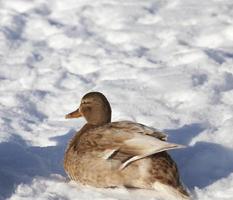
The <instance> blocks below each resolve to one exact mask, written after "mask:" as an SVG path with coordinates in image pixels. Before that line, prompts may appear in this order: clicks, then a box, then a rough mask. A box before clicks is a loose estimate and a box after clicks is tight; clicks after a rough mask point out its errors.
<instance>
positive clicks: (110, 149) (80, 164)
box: [64, 92, 188, 199]
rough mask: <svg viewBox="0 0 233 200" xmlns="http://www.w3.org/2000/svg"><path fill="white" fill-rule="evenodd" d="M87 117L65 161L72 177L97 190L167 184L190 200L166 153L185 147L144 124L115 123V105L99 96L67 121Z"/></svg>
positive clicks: (89, 98)
mask: <svg viewBox="0 0 233 200" xmlns="http://www.w3.org/2000/svg"><path fill="white" fill-rule="evenodd" d="M81 116H83V117H85V119H86V120H87V124H85V125H84V126H83V128H82V129H81V130H80V131H79V132H78V133H77V134H76V135H75V136H74V138H73V139H72V140H71V141H70V143H69V145H68V147H67V150H66V152H65V158H64V168H65V171H66V173H67V174H68V176H69V177H70V178H71V179H72V180H75V181H78V182H81V183H82V184H88V185H92V186H95V187H118V186H125V187H134V188H144V189H156V184H157V183H159V184H161V185H165V186H166V187H167V186H168V188H171V190H173V191H175V193H178V194H179V195H180V198H181V199H182V198H184V199H186V198H188V193H187V192H186V190H185V189H184V187H183V186H182V184H181V182H180V178H179V173H178V169H177V166H176V163H175V162H174V161H173V160H172V158H171V157H170V156H169V155H168V153H167V152H166V150H170V149H175V148H181V147H183V146H182V145H178V144H173V143H168V142H166V141H165V140H166V135H165V134H164V133H162V132H159V131H157V130H155V129H153V128H150V127H147V126H144V125H142V124H139V123H135V122H129V121H120V122H111V107H110V104H109V102H108V100H107V99H106V97H105V96H104V95H103V94H101V93H99V92H91V93H88V94H86V95H85V96H84V97H83V98H82V101H81V104H80V107H79V108H78V109H77V110H76V111H74V112H72V113H70V114H68V115H66V118H76V117H81Z"/></svg>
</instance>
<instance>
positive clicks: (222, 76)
mask: <svg viewBox="0 0 233 200" xmlns="http://www.w3.org/2000/svg"><path fill="white" fill-rule="evenodd" d="M0 91H1V95H0V199H1V200H5V199H9V200H26V199H28V200H29V199H30V200H31V199H40V200H43V199H50V200H57V199H59V200H60V199H62V200H63V199H64V200H71V199H72V200H73V199H79V200H80V199H81V200H88V199H97V200H103V199H105V200H121V199H127V200H130V199H134V200H135V199H137V197H138V196H140V195H139V194H136V195H135V194H134V193H131V192H128V191H127V190H125V189H123V188H122V189H114V190H113V189H111V190H98V189H94V188H89V187H83V186H79V185H77V184H75V183H72V182H68V181H67V180H66V175H65V173H64V170H63V166H62V160H63V154H64V149H65V147H66V144H67V142H68V141H69V139H70V138H71V137H72V136H73V135H74V133H75V130H78V129H80V127H81V126H82V125H83V124H84V121H83V120H65V119H64V115H65V114H67V113H68V112H70V111H73V110H74V109H75V108H76V107H77V106H78V104H79V100H80V98H81V97H82V96H83V95H84V94H85V93H87V92H89V91H100V92H103V93H104V94H105V95H106V96H107V97H108V99H109V101H110V102H111V105H112V110H113V120H114V121H118V120H132V121H137V122H140V123H143V124H145V125H148V126H152V127H155V128H158V129H161V130H164V131H166V132H167V133H168V134H169V141H171V142H175V143H180V144H184V145H187V146H188V148H186V149H182V150H176V151H173V152H171V154H172V156H173V158H174V159H175V160H176V161H177V163H178V166H179V169H180V173H181V177H182V179H183V182H184V183H185V185H186V186H187V187H188V189H189V190H190V192H191V194H192V196H193V198H194V199H198V200H219V199H221V200H232V199H233V189H232V188H233V133H232V130H233V101H232V99H233V2H232V0H209V1H201V0H189V1H187V0H172V1H169V0H143V1H139V0H138V1H136V0H96V1H91V0H85V1H82V0H59V1H58V0H33V1H32V0H0ZM142 195H144V192H143V194H142ZM140 197H142V196H140ZM147 199H149V197H148V198H147ZM151 199H154V200H155V199H156V200H157V199H162V197H161V198H160V197H156V196H153V195H152V197H151Z"/></svg>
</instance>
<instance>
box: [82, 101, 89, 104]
mask: <svg viewBox="0 0 233 200" xmlns="http://www.w3.org/2000/svg"><path fill="white" fill-rule="evenodd" d="M89 103H90V102H88V101H83V102H82V104H89Z"/></svg>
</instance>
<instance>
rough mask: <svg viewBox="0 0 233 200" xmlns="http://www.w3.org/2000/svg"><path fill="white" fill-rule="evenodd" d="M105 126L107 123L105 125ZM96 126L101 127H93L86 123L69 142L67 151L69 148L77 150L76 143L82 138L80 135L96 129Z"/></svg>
mask: <svg viewBox="0 0 233 200" xmlns="http://www.w3.org/2000/svg"><path fill="white" fill-rule="evenodd" d="M106 124H107V123H106ZM98 126H101V125H93V124H90V123H86V124H85V125H84V126H83V127H82V128H81V129H80V130H79V131H78V132H77V133H76V134H75V136H74V137H73V139H72V140H71V142H70V144H69V147H68V149H70V148H72V147H73V148H74V150H77V147H78V143H79V139H80V138H81V137H82V135H83V134H84V133H86V132H87V131H88V130H90V129H93V128H97V127H98Z"/></svg>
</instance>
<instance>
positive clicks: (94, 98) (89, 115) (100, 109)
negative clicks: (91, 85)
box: [66, 92, 112, 125]
mask: <svg viewBox="0 0 233 200" xmlns="http://www.w3.org/2000/svg"><path fill="white" fill-rule="evenodd" d="M111 113H112V112H111V107H110V104H109V102H108V100H107V98H106V97H105V96H104V95H103V94H102V93H100V92H90V93H87V94H85V95H84V96H83V98H82V100H81V103H80V106H79V108H78V109H77V110H75V111H74V112H71V113H69V114H67V115H66V118H79V117H84V118H85V119H86V120H87V122H88V124H91V125H103V124H106V123H109V122H111Z"/></svg>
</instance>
